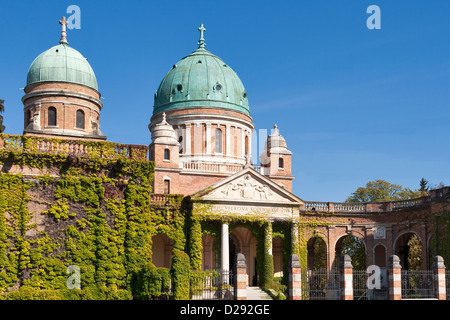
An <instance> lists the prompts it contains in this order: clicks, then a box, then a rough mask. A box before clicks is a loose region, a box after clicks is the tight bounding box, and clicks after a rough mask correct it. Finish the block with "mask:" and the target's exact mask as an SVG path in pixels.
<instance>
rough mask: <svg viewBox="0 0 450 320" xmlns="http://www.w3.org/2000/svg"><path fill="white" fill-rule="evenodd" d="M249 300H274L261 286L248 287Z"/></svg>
mask: <svg viewBox="0 0 450 320" xmlns="http://www.w3.org/2000/svg"><path fill="white" fill-rule="evenodd" d="M247 300H272V298H271V297H270V296H269V295H268V294H267V293H266V292H264V291H263V290H261V288H260V287H247Z"/></svg>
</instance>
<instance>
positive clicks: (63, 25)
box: [59, 16, 69, 44]
mask: <svg viewBox="0 0 450 320" xmlns="http://www.w3.org/2000/svg"><path fill="white" fill-rule="evenodd" d="M59 24H60V25H61V40H59V43H61V44H68V42H67V32H66V26H67V25H68V24H69V23H68V22H67V20H66V17H64V16H63V17H62V19H61V20H59Z"/></svg>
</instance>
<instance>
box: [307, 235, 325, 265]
mask: <svg viewBox="0 0 450 320" xmlns="http://www.w3.org/2000/svg"><path fill="white" fill-rule="evenodd" d="M307 249H308V259H307V263H308V270H326V268H327V244H326V242H325V240H323V238H322V237H320V236H317V235H315V236H312V237H311V238H310V239H309V240H308V243H307Z"/></svg>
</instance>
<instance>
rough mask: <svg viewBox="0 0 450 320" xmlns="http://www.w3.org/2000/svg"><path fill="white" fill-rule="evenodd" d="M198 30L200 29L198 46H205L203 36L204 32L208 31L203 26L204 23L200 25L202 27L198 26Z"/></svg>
mask: <svg viewBox="0 0 450 320" xmlns="http://www.w3.org/2000/svg"><path fill="white" fill-rule="evenodd" d="M198 31H200V40H199V41H198V47H199V48H204V47H205V38H204V37H203V33H204V32H205V31H206V29H205V27H203V23H202V24H201V25H200V28H198Z"/></svg>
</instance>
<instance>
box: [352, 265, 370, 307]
mask: <svg viewBox="0 0 450 320" xmlns="http://www.w3.org/2000/svg"><path fill="white" fill-rule="evenodd" d="M353 300H369V289H368V288H367V271H366V270H355V269H353Z"/></svg>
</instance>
